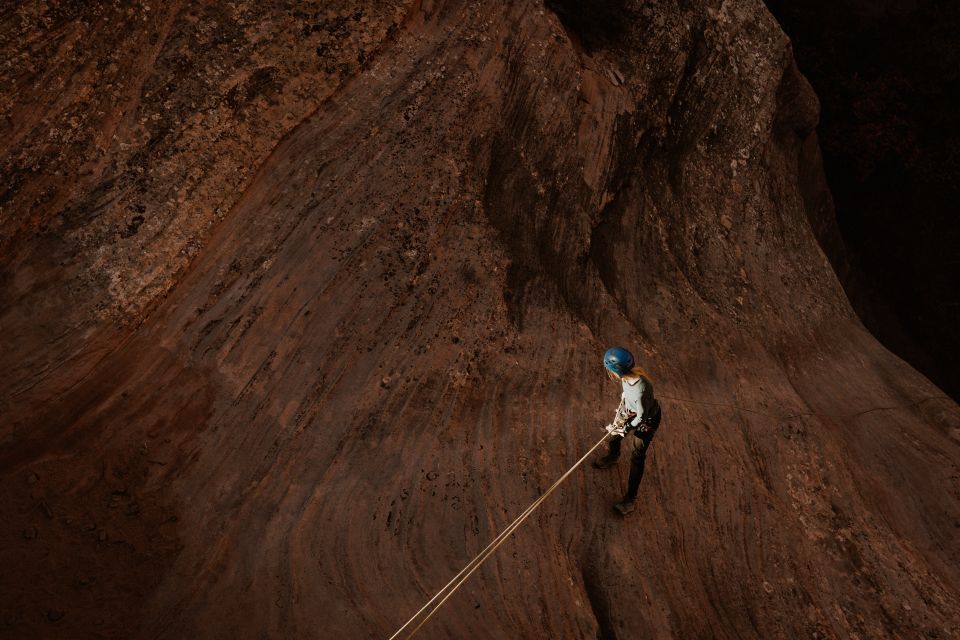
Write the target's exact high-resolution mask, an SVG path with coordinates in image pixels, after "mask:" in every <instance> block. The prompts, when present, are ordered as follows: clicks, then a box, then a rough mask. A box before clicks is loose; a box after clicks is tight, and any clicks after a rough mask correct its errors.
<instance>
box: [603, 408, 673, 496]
mask: <svg viewBox="0 0 960 640" xmlns="http://www.w3.org/2000/svg"><path fill="white" fill-rule="evenodd" d="M661 417H662V416H661V414H660V412H659V411H657V413H656V415H654V416H653V418H651V420H650V425H649V429H648V430H647V431H632V432H631V434H630V436H629V437H630V439H631V440H632V441H633V442H632V445H633V450H632V451H631V452H630V478H629V479H628V480H627V494H626V496H625V497H626V498H627V499H629V500H633V499H634V498H636V497H637V489H639V488H640V480H641V479H642V478H643V466H644V464H645V463H646V461H647V449H648V448H650V441H651V440H653V436H654V435H656V433H657V429H658V428H659V427H660V418H661ZM624 437H625V436H621V437H619V438H613V439H612V440H610V444H609V445H608V447H609V450H608V453H607V455H608V456H610V457H611V458H619V457H620V446H621V445H622V444H623V438H624Z"/></svg>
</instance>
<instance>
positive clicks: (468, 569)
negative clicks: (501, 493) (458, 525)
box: [389, 432, 610, 640]
mask: <svg viewBox="0 0 960 640" xmlns="http://www.w3.org/2000/svg"><path fill="white" fill-rule="evenodd" d="M609 435H610V433H609V432H608V433H605V434H603V437H602V438H600V440H599V441H598V442H597V444H595V445H593V447H591V448H590V450H589V451H587V452H586V453H585V454H584V455H583V457H582V458H580V459H579V460H577V462H576V463H575V464H574V465H573V466H572V467H570V469H568V470H567V472H566V473H564V474H563V475H562V476H560V478H558V479H557V481H556V482H554V483H553V484H552V485H551V486H550V488H549V489H547V490H546V491H545V492H544V493H543V495H541V496H540V497H539V498H537V499H536V500H534V502H533V504H531V505H530V506H529V507H527V508H526V510H524V512H523V513H521V514H520V515H519V516H517V519H516V520H514V521H513V522H512V523H510V526H508V527H507V528H506V529H504V530H503V531H502V532H501V533H500V535H498V536H497V537H496V538H494V539H493V541H492V542H491V543H490V544H488V545H487V546H486V548H485V549H484V550H483V551H481V552H480V553H479V554H477V556H476V557H475V558H474V559H473V560H471V561H470V562H468V563H467V565H466V566H465V567H464V568H463V569H461V570H460V573H458V574H457V575H455V576H454V577H453V579H452V580H451V581H450V582H448V583H447V584H446V585H445V586H444V587H443V588H442V589H440V591H438V592H437V594H436V595H435V596H433V597H432V598H430V600H428V601H427V604H425V605H423V606H422V607H421V608H420V610H419V611H417V612H416V613H415V614H413V616H411V617H410V619H409V620H407V621H406V622H405V623H404V624H403V626H402V627H400V628H399V629H397V631H396V633H394V634H393V635H392V636H390V638H389V640H394V639H395V638H397V637H399V636H400V634H401V633H403V630H404V629H406V628H407V627H408V626H410V624H411V623H412V622H413V621H414V620H416V619H417V618H418V617H419V616H420V614H421V613H423V612H424V611H425V610H426V609H427V608H428V607H430V605H431V604H433V602H434V601H435V600H436V599H437V598H440V596H441V595H443V594H444V593H445V594H446V595H444V596H443V598H441V600H440V601H439V602H437V604H436V605H435V606H434V607H433V608H432V609H430V611H428V612H427V615H426V616H424V618H423V620H421V621H420V623H419V624H418V625H417V626H416V627H414V628H413V631H411V632H410V634H409V635H407V639H408V640H409V638H412V637H413V636H414V634H415V633H417V631H419V630H420V627H422V626H423V625H424V624H426V622H427V620H429V619H430V618H431V617H433V614H435V613H436V612H437V610H438V609H439V608H440V607H441V606H443V603H444V602H446V601H447V599H448V598H449V597H450V596H452V595H453V593H454V592H455V591H456V590H457V589H458V588H459V587H460V585H461V584H463V583H464V581H466V579H467V578H469V577H470V576H471V575H472V574H473V572H474V571H476V570H477V569H478V568H480V565H481V564H483V562H484V561H485V560H486V559H487V558H489V557H490V556H491V555H493V552H494V551H496V550H497V547H499V546H500V545H501V544H503V543H504V542H505V541H506V539H507V538H508V537H510V534H512V533H513V532H514V531H516V530H517V528H518V527H519V526H520V525H521V524H523V521H524V520H526V519H527V518H528V517H529V516H530V514H531V513H533V512H534V511H535V510H536V509H537V507H539V506H540V504H541V503H542V502H543V501H544V500H546V499H547V496H549V495H550V494H551V493H553V491H554V489H556V488H557V487H559V486H560V484H561V483H562V482H563V481H564V480H566V479H567V478H568V477H570V474H572V473H573V472H574V470H575V469H576V468H577V467H579V466H580V465H581V464H583V461H584V460H586V459H587V458H589V457H590V454H592V453H593V452H594V451H596V450H597V447H599V446H600V445H601V444H603V442H604V440H606V439H607V436H609Z"/></svg>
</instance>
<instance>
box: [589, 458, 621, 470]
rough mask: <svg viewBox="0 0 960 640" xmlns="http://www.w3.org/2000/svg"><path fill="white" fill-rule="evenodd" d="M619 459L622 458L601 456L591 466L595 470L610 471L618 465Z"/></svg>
mask: <svg viewBox="0 0 960 640" xmlns="http://www.w3.org/2000/svg"><path fill="white" fill-rule="evenodd" d="M619 459H620V456H611V455H605V456H601V457H599V458H596V459H594V461H593V462H591V463H590V465H591V466H592V467H593V468H594V469H609V468H610V467H612V466H613V465H615V464H617V460H619Z"/></svg>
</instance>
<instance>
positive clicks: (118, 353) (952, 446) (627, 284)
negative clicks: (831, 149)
mask: <svg viewBox="0 0 960 640" xmlns="http://www.w3.org/2000/svg"><path fill="white" fill-rule="evenodd" d="M601 5H602V6H600V7H596V8H595V10H594V11H591V12H589V13H588V12H586V11H584V10H583V9H581V8H580V7H579V4H578V3H574V2H561V1H549V2H546V3H545V4H544V3H539V2H516V3H508V5H507V6H501V5H496V6H494V5H485V4H482V3H460V2H446V3H445V2H431V1H429V0H424V1H422V2H417V3H410V2H401V1H398V2H395V3H387V2H384V3H376V7H374V8H371V7H370V6H368V5H366V4H360V3H350V2H333V3H330V2H324V3H312V4H304V3H290V4H289V5H287V6H283V5H282V4H281V3H276V4H273V3H258V4H251V5H246V4H242V3H240V4H235V5H224V6H219V5H218V7H219V8H217V7H214V8H207V9H198V8H195V7H194V6H193V5H186V4H184V5H181V4H179V3H167V4H164V5H162V6H156V7H153V8H151V9H147V8H146V7H138V8H130V9H127V8H124V9H122V10H118V9H116V8H110V7H100V8H97V7H89V6H86V5H82V6H81V5H77V6H76V8H74V6H73V5H65V8H57V9H54V8H43V7H42V6H39V8H36V7H34V8H24V9H20V10H19V12H17V13H14V14H11V15H9V16H8V17H6V18H4V24H3V30H4V33H5V35H7V37H6V38H5V39H4V41H3V42H4V43H5V44H4V46H5V47H6V53H7V54H8V55H7V56H6V57H7V59H8V60H11V62H12V63H11V64H10V65H8V66H7V67H5V68H4V70H3V74H4V76H5V86H6V87H7V88H8V90H7V91H6V92H5V94H4V96H3V102H2V106H3V108H4V114H5V117H4V120H3V122H4V125H3V126H4V127H5V134H6V136H5V137H6V140H7V142H6V147H5V151H4V156H3V167H4V184H3V188H4V189H5V191H4V194H3V196H2V201H3V217H2V227H0V238H2V239H3V240H2V241H3V243H4V245H3V252H2V256H3V257H2V260H3V262H2V267H0V268H2V271H0V273H2V276H0V282H2V290H0V302H2V305H0V314H2V315H0V330H2V335H3V336H4V339H5V341H4V348H3V350H2V351H0V359H2V367H0V371H2V374H0V381H2V387H0V388H2V391H3V401H2V402H3V404H2V406H0V410H2V413H0V415H2V416H3V419H2V422H0V469H2V470H3V471H2V473H3V482H2V484H0V508H2V512H3V520H4V529H5V531H7V535H6V538H5V539H6V540H7V541H8V543H7V544H5V545H4V546H3V547H2V550H0V554H2V555H0V561H2V565H3V566H4V568H5V571H4V574H5V578H7V579H5V580H4V581H3V583H2V584H0V596H2V601H0V607H2V618H0V625H2V626H0V629H2V630H3V633H4V634H5V635H8V636H10V637H77V638H82V637H143V638H182V637H202V638H219V637H237V638H259V637H322V638H369V637H388V636H389V635H390V634H391V633H393V631H394V630H395V629H396V628H397V627H399V626H400V624H402V623H403V621H405V620H406V619H407V617H408V616H409V615H411V614H412V613H413V612H414V611H416V610H417V609H418V608H419V607H420V606H421V604H422V603H423V602H424V601H425V600H426V599H427V598H428V597H429V596H431V595H432V594H433V593H434V591H435V590H437V589H438V588H439V587H440V586H442V585H443V584H444V583H446V582H447V580H448V579H449V578H450V577H452V575H453V574H455V573H456V572H457V571H458V570H459V569H460V568H461V567H462V566H463V565H464V564H465V563H466V562H467V561H468V560H469V559H470V558H472V557H473V556H474V555H475V554H476V553H477V552H478V551H480V550H481V549H482V548H483V547H484V546H485V545H486V544H487V542H489V540H490V539H492V538H493V537H494V536H495V535H496V533H497V532H499V531H500V530H501V529H502V528H503V527H504V526H505V525H506V524H507V523H509V522H510V521H512V520H513V518H514V517H515V516H516V515H517V514H519V513H520V512H521V511H522V510H523V509H524V508H525V507H526V506H527V505H528V504H529V503H530V502H532V501H533V500H534V499H535V498H536V497H537V496H538V495H539V494H540V493H541V492H542V491H543V490H544V489H545V488H546V487H547V486H548V485H549V484H550V483H551V482H552V481H553V480H554V479H555V478H556V477H557V476H559V475H560V474H561V473H562V472H563V471H565V470H566V469H567V468H568V467H569V466H570V465H571V464H572V463H573V461H575V460H576V459H577V458H578V457H579V456H580V455H581V453H582V452H583V451H585V450H586V449H588V448H589V447H590V446H591V445H592V444H593V443H594V442H596V440H597V439H598V438H599V436H600V434H601V432H600V431H599V427H601V426H602V425H603V424H605V423H606V422H607V421H608V420H609V418H610V416H611V415H612V412H613V409H614V408H615V405H616V403H617V393H618V390H617V388H616V386H612V383H610V382H609V381H608V380H607V379H606V377H605V376H604V375H603V371H602V367H601V365H600V357H601V354H602V351H603V350H604V349H605V348H606V347H607V346H610V345H611V344H624V345H627V346H631V347H633V350H634V352H635V353H636V354H637V355H638V357H639V359H640V361H641V363H642V364H643V365H644V366H645V367H646V368H647V369H648V370H649V372H650V374H651V377H652V378H653V380H654V383H655V386H656V388H657V392H658V395H659V397H660V399H661V403H662V405H663V408H664V420H663V424H662V426H661V430H660V432H659V433H658V435H657V437H656V438H655V439H654V442H653V446H652V449H651V454H650V457H649V458H648V471H647V476H646V478H645V479H644V484H643V486H642V487H641V501H642V504H641V506H640V508H639V509H638V511H637V512H635V513H634V514H631V517H629V518H628V519H619V517H618V516H616V515H615V514H614V513H613V512H612V510H611V508H610V507H611V503H612V502H613V501H615V500H616V499H617V498H618V497H619V494H620V492H621V491H622V488H623V485H624V483H625V480H626V464H624V463H621V465H620V468H619V469H616V470H613V471H603V472H597V471H594V470H592V469H584V470H583V471H581V472H578V473H577V474H576V475H575V476H574V477H573V478H572V479H571V480H570V481H569V482H568V483H567V484H565V485H564V486H563V487H562V488H561V490H560V491H559V494H558V495H557V496H555V497H554V498H552V499H551V500H550V501H549V502H547V503H545V504H544V506H543V507H542V509H541V510H540V511H538V512H537V513H536V514H535V516H534V517H532V518H531V520H530V521H528V523H527V524H526V525H525V526H524V528H523V529H521V530H520V531H518V532H517V533H516V535H515V536H514V537H513V539H512V540H511V541H510V542H508V543H507V546H505V547H504V548H502V549H501V551H500V553H499V554H498V555H497V556H496V557H495V558H494V559H493V560H491V561H490V562H489V563H488V564H487V565H485V566H484V568H483V569H481V570H480V571H478V572H477V574H476V575H474V577H473V578H471V580H470V582H468V583H466V584H465V585H464V587H463V588H462V589H461V591H459V592H458V593H457V594H456V595H455V596H453V597H452V598H451V599H450V600H449V601H448V602H447V604H446V605H445V607H444V608H443V609H442V610H441V611H440V612H439V613H438V614H437V616H436V617H435V618H434V619H433V620H431V621H430V622H429V623H428V625H427V626H426V627H424V629H423V630H422V631H421V632H420V634H419V636H418V637H425V638H451V637H454V638H465V637H471V638H472V637H479V638H580V637H601V638H626V637H684V638H691V637H692V638H747V637H751V638H794V637H808V638H809V637H861V638H867V637H870V638H884V637H891V638H892V637H931V638H934V637H940V638H947V637H951V636H956V634H957V633H960V543H958V539H960V538H958V536H957V531H958V528H957V527H958V526H960V409H958V407H957V405H956V404H955V403H953V402H952V401H951V400H949V399H947V398H945V397H943V395H942V393H940V391H939V390H938V389H937V388H936V387H934V386H933V385H932V384H931V383H929V382H928V381H927V380H926V379H925V378H923V377H922V376H920V375H919V374H917V373H916V372H914V371H913V370H912V369H910V368H909V366H907V365H906V364H905V363H903V362H902V361H901V360H899V359H898V358H896V357H894V356H893V355H891V354H890V353H889V352H887V351H886V350H884V349H883V348H882V347H881V346H880V345H879V344H878V343H877V342H876V340H874V339H873V337H872V336H871V335H870V334H869V333H868V332H866V331H865V330H864V329H863V327H862V326H861V324H860V323H859V321H858V320H857V319H856V316H855V315H854V314H853V313H852V311H851V309H850V306H849V304H848V303H847V300H846V298H845V297H844V295H843V292H842V289H841V287H840V286H839V284H838V282H837V280H836V278H835V276H834V274H833V271H832V270H831V268H830V265H829V263H828V261H827V260H826V258H825V257H824V254H823V252H822V251H821V249H820V245H819V244H818V240H817V236H818V235H819V236H820V238H821V240H822V241H823V242H829V241H830V239H831V238H832V237H835V236H834V235H833V234H835V227H834V226H832V217H831V216H832V208H831V203H830V199H829V192H828V191H827V189H826V186H825V184H824V182H823V178H822V172H821V169H820V164H819V155H818V151H817V149H818V145H817V141H816V138H815V134H814V128H815V126H816V122H817V112H818V104H817V100H816V97H815V96H814V94H813V93H812V91H811V89H810V88H809V86H808V85H807V83H806V82H805V80H804V79H803V77H802V76H801V75H800V74H799V73H798V72H797V70H796V67H795V65H794V63H793V58H792V54H791V50H790V46H789V42H788V40H787V39H786V37H785V36H784V35H783V33H782V32H781V31H780V30H779V28H778V27H777V25H776V23H775V21H774V20H773V19H772V18H771V17H770V15H769V14H768V13H767V12H766V9H765V8H764V7H763V4H762V3H761V2H760V1H759V0H757V1H756V2H751V1H744V2H738V3H729V2H728V3H722V4H719V3H714V4H707V3H679V4H678V3H635V2H625V1H621V2H606V3H601ZM11 88H12V90H10V89H11ZM26 531H29V532H30V535H26V534H24V533H22V532H26ZM51 612H52V613H51Z"/></svg>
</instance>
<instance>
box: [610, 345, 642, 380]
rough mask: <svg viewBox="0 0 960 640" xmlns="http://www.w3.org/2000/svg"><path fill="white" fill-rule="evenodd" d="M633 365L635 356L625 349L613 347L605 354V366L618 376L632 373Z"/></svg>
mask: <svg viewBox="0 0 960 640" xmlns="http://www.w3.org/2000/svg"><path fill="white" fill-rule="evenodd" d="M633 365H634V362H633V354H632V353H630V352H629V351H627V350H626V349H624V348H623V347H611V348H610V349H607V352H606V353H605V354H603V366H605V367H606V368H607V369H608V370H609V371H612V372H613V373H615V374H617V375H618V376H625V375H627V374H628V373H630V371H631V370H632V369H633Z"/></svg>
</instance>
